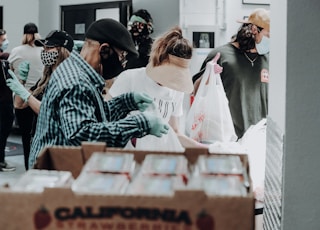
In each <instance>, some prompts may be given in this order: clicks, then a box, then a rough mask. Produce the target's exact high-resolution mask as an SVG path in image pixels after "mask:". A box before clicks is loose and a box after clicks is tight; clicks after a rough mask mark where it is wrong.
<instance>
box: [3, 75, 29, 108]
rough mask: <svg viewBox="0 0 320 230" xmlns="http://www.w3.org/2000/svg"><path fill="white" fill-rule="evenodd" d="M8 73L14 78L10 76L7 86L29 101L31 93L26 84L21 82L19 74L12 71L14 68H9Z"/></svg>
mask: <svg viewBox="0 0 320 230" xmlns="http://www.w3.org/2000/svg"><path fill="white" fill-rule="evenodd" d="M8 73H9V74H10V76H11V77H12V78H8V79H7V80H6V84H7V86H8V87H9V88H10V89H11V90H12V92H14V93H15V94H16V95H18V96H20V97H21V98H22V100H24V101H25V102H27V100H28V98H29V96H30V95H31V93H30V92H29V91H28V90H27V89H26V88H24V86H23V85H22V84H21V83H20V81H19V80H18V78H17V76H16V75H15V74H14V73H13V72H12V70H10V69H9V70H8Z"/></svg>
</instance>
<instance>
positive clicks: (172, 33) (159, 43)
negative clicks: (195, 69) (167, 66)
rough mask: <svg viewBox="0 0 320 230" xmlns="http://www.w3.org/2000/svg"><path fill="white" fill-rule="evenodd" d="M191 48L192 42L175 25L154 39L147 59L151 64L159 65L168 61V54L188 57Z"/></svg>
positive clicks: (190, 53)
mask: <svg viewBox="0 0 320 230" xmlns="http://www.w3.org/2000/svg"><path fill="white" fill-rule="evenodd" d="M192 50H193V48H192V44H191V43H190V41H189V40H188V39H186V38H184V37H183V36H182V30H181V28H180V27H179V26H175V27H173V28H171V29H170V30H169V31H167V32H166V33H164V34H163V35H162V36H160V37H159V38H157V39H156V40H155V41H154V43H153V44H152V48H151V53H150V59H149V61H150V62H151V64H152V65H153V66H159V65H161V64H162V63H163V62H167V61H168V59H169V54H171V55H174V56H177V57H180V58H185V59H190V58H191V57H192Z"/></svg>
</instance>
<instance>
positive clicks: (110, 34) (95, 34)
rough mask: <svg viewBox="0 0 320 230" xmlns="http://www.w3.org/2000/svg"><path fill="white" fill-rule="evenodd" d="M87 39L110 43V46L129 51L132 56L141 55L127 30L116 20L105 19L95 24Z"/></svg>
mask: <svg viewBox="0 0 320 230" xmlns="http://www.w3.org/2000/svg"><path fill="white" fill-rule="evenodd" d="M85 37H86V38H89V39H92V40H95V41H98V42H99V43H105V42H106V43H109V44H110V46H115V47H116V48H119V49H122V50H124V51H127V52H128V53H129V54H131V55H132V54H133V55H135V56H138V55H139V54H138V51H137V50H136V47H135V45H134V43H133V40H132V38H131V34H130V33H129V31H128V30H127V28H126V27H125V26H124V25H122V24H121V23H120V22H118V21H116V20H114V19H111V18H103V19H100V20H97V21H95V22H93V23H92V24H91V25H90V26H89V28H88V30H87V32H86V35H85Z"/></svg>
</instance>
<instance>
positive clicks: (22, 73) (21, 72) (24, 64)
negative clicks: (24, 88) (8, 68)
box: [18, 61, 30, 82]
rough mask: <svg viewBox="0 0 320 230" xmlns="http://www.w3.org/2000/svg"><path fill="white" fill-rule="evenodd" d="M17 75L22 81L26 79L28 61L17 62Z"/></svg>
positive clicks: (28, 67) (28, 66)
mask: <svg viewBox="0 0 320 230" xmlns="http://www.w3.org/2000/svg"><path fill="white" fill-rule="evenodd" d="M18 68H19V75H20V79H21V80H22V81H24V82H25V81H26V80H27V78H28V74H29V69H30V63H29V62H28V61H23V62H21V63H20V64H19V67H18Z"/></svg>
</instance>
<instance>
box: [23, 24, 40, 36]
mask: <svg viewBox="0 0 320 230" xmlns="http://www.w3.org/2000/svg"><path fill="white" fill-rule="evenodd" d="M23 33H24V34H36V33H38V27H37V26H36V24H34V23H32V22H29V23H27V24H25V26H24V27H23Z"/></svg>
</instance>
